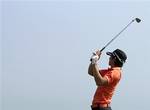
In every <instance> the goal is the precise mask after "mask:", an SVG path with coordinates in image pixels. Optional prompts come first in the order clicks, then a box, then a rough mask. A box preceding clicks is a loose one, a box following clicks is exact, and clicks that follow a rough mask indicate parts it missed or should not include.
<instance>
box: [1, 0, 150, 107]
mask: <svg viewBox="0 0 150 110" xmlns="http://www.w3.org/2000/svg"><path fill="white" fill-rule="evenodd" d="M0 10H1V11H0V15H1V17H0V24H1V25H0V26H1V27H0V33H1V37H0V41H1V45H0V46H1V47H0V58H1V59H0V69H1V72H0V76H1V81H0V95H1V96H0V99H1V100H0V102H1V103H0V104H1V110H60V109H61V110H90V105H91V101H92V98H93V95H94V92H95V89H96V85H95V82H94V80H93V78H92V77H90V76H89V75H88V74H87V69H88V65H89V63H90V61H89V59H90V57H91V55H92V52H93V51H95V50H96V49H101V48H102V47H103V46H104V45H105V44H106V43H107V42H108V41H109V40H110V39H112V38H113V37H114V36H115V35H116V34H117V33H118V32H120V31H121V30H122V29H123V28H124V26H126V25H127V24H128V23H129V22H130V21H131V20H133V19H134V18H136V17H139V18H140V19H141V20H142V22H141V23H139V24H138V23H136V22H134V23H133V24H132V25H131V26H130V27H128V28H127V30H125V31H124V32H123V33H122V34H121V35H120V36H119V37H118V38H117V39H116V40H115V41H114V42H113V43H112V44H111V45H109V46H108V47H107V48H106V50H105V51H104V52H103V54H102V58H101V61H100V62H99V64H100V67H101V68H107V67H108V56H106V54H105V52H106V51H113V50H115V49H116V48H120V49H122V50H124V51H125V52H126V54H127V55H128V60H127V62H126V64H125V65H124V67H123V75H122V80H121V82H120V83H119V85H118V87H117V91H116V92H115V95H114V97H113V101H112V104H111V105H112V109H113V110H120V109H121V110H130V109H131V110H132V109H136V110H141V109H142V110H144V109H147V105H149V99H150V95H149V93H150V86H149V83H150V80H149V78H150V74H149V73H150V70H149V69H148V68H149V65H150V58H149V56H150V51H149V49H148V48H149V44H150V38H149V34H150V31H149V26H150V21H149V20H150V12H149V10H150V2H149V1H142V0H141V1H136V0H134V1H110V0H108V1H90V0H89V1H86V0H84V1H79V0H77V1H75V0H70V1H58V0H57V1H52V0H51V1H40V0H38V1H37V0H32V1H31V0H30V1H29V0H28V1H25V0H20V1H19V0H18V1H15V0H12V1H8V0H6V1H1V2H0Z"/></svg>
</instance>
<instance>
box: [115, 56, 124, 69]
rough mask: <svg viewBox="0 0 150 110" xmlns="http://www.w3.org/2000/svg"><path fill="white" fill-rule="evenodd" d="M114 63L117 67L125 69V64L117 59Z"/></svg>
mask: <svg viewBox="0 0 150 110" xmlns="http://www.w3.org/2000/svg"><path fill="white" fill-rule="evenodd" d="M114 63H115V66H117V67H123V62H120V61H119V60H118V59H117V58H115V61H114Z"/></svg>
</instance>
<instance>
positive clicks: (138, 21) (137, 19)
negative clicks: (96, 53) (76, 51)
mask: <svg viewBox="0 0 150 110" xmlns="http://www.w3.org/2000/svg"><path fill="white" fill-rule="evenodd" d="M134 21H136V22H137V23H140V22H141V19H139V18H135V19H133V20H132V21H131V22H130V23H129V24H128V25H127V26H126V27H124V28H123V29H122V30H121V31H120V32H119V33H118V34H117V35H116V36H115V37H113V39H111V40H110V41H109V42H108V43H107V44H106V45H105V46H104V47H103V48H102V49H101V50H100V52H102V51H103V50H104V49H105V48H106V47H107V46H108V45H109V44H110V43H111V42H113V41H114V40H115V39H116V38H117V37H118V36H119V35H120V34H121V33H122V32H123V31H124V30H125V29H126V28H127V27H129V26H130V25H131V24H132V23H133V22H134Z"/></svg>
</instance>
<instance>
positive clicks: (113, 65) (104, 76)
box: [88, 49, 127, 110]
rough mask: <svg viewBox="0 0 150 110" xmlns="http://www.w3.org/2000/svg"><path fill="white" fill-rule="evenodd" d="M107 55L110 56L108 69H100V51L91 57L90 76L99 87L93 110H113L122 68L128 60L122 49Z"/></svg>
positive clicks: (92, 106)
mask: <svg viewBox="0 0 150 110" xmlns="http://www.w3.org/2000/svg"><path fill="white" fill-rule="evenodd" d="M106 54H107V55H109V56H110V58H109V68H108V69H101V68H99V67H98V64H97V61H98V60H99V59H100V56H101V52H100V51H96V53H95V54H94V55H93V56H92V57H91V63H90V65H89V68H88V74H89V75H91V76H93V77H94V80H95V83H96V85H97V89H96V92H95V95H94V97H93V101H92V105H91V108H92V110H111V106H110V104H111V100H112V96H113V94H114V91H115V89H116V86H117V84H118V83H119V81H120V79H121V74H122V72H121V68H122V67H123V64H124V63H125V61H126V59H127V56H126V54H125V53H124V52H123V51H122V50H120V49H116V50H114V51H113V52H107V53H106Z"/></svg>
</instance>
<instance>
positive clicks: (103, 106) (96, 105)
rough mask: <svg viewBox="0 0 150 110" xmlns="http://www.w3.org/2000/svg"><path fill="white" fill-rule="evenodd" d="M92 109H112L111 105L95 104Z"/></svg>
mask: <svg viewBox="0 0 150 110" xmlns="http://www.w3.org/2000/svg"><path fill="white" fill-rule="evenodd" d="M91 107H92V108H97V107H99V108H106V107H110V104H93V105H92V106H91Z"/></svg>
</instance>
